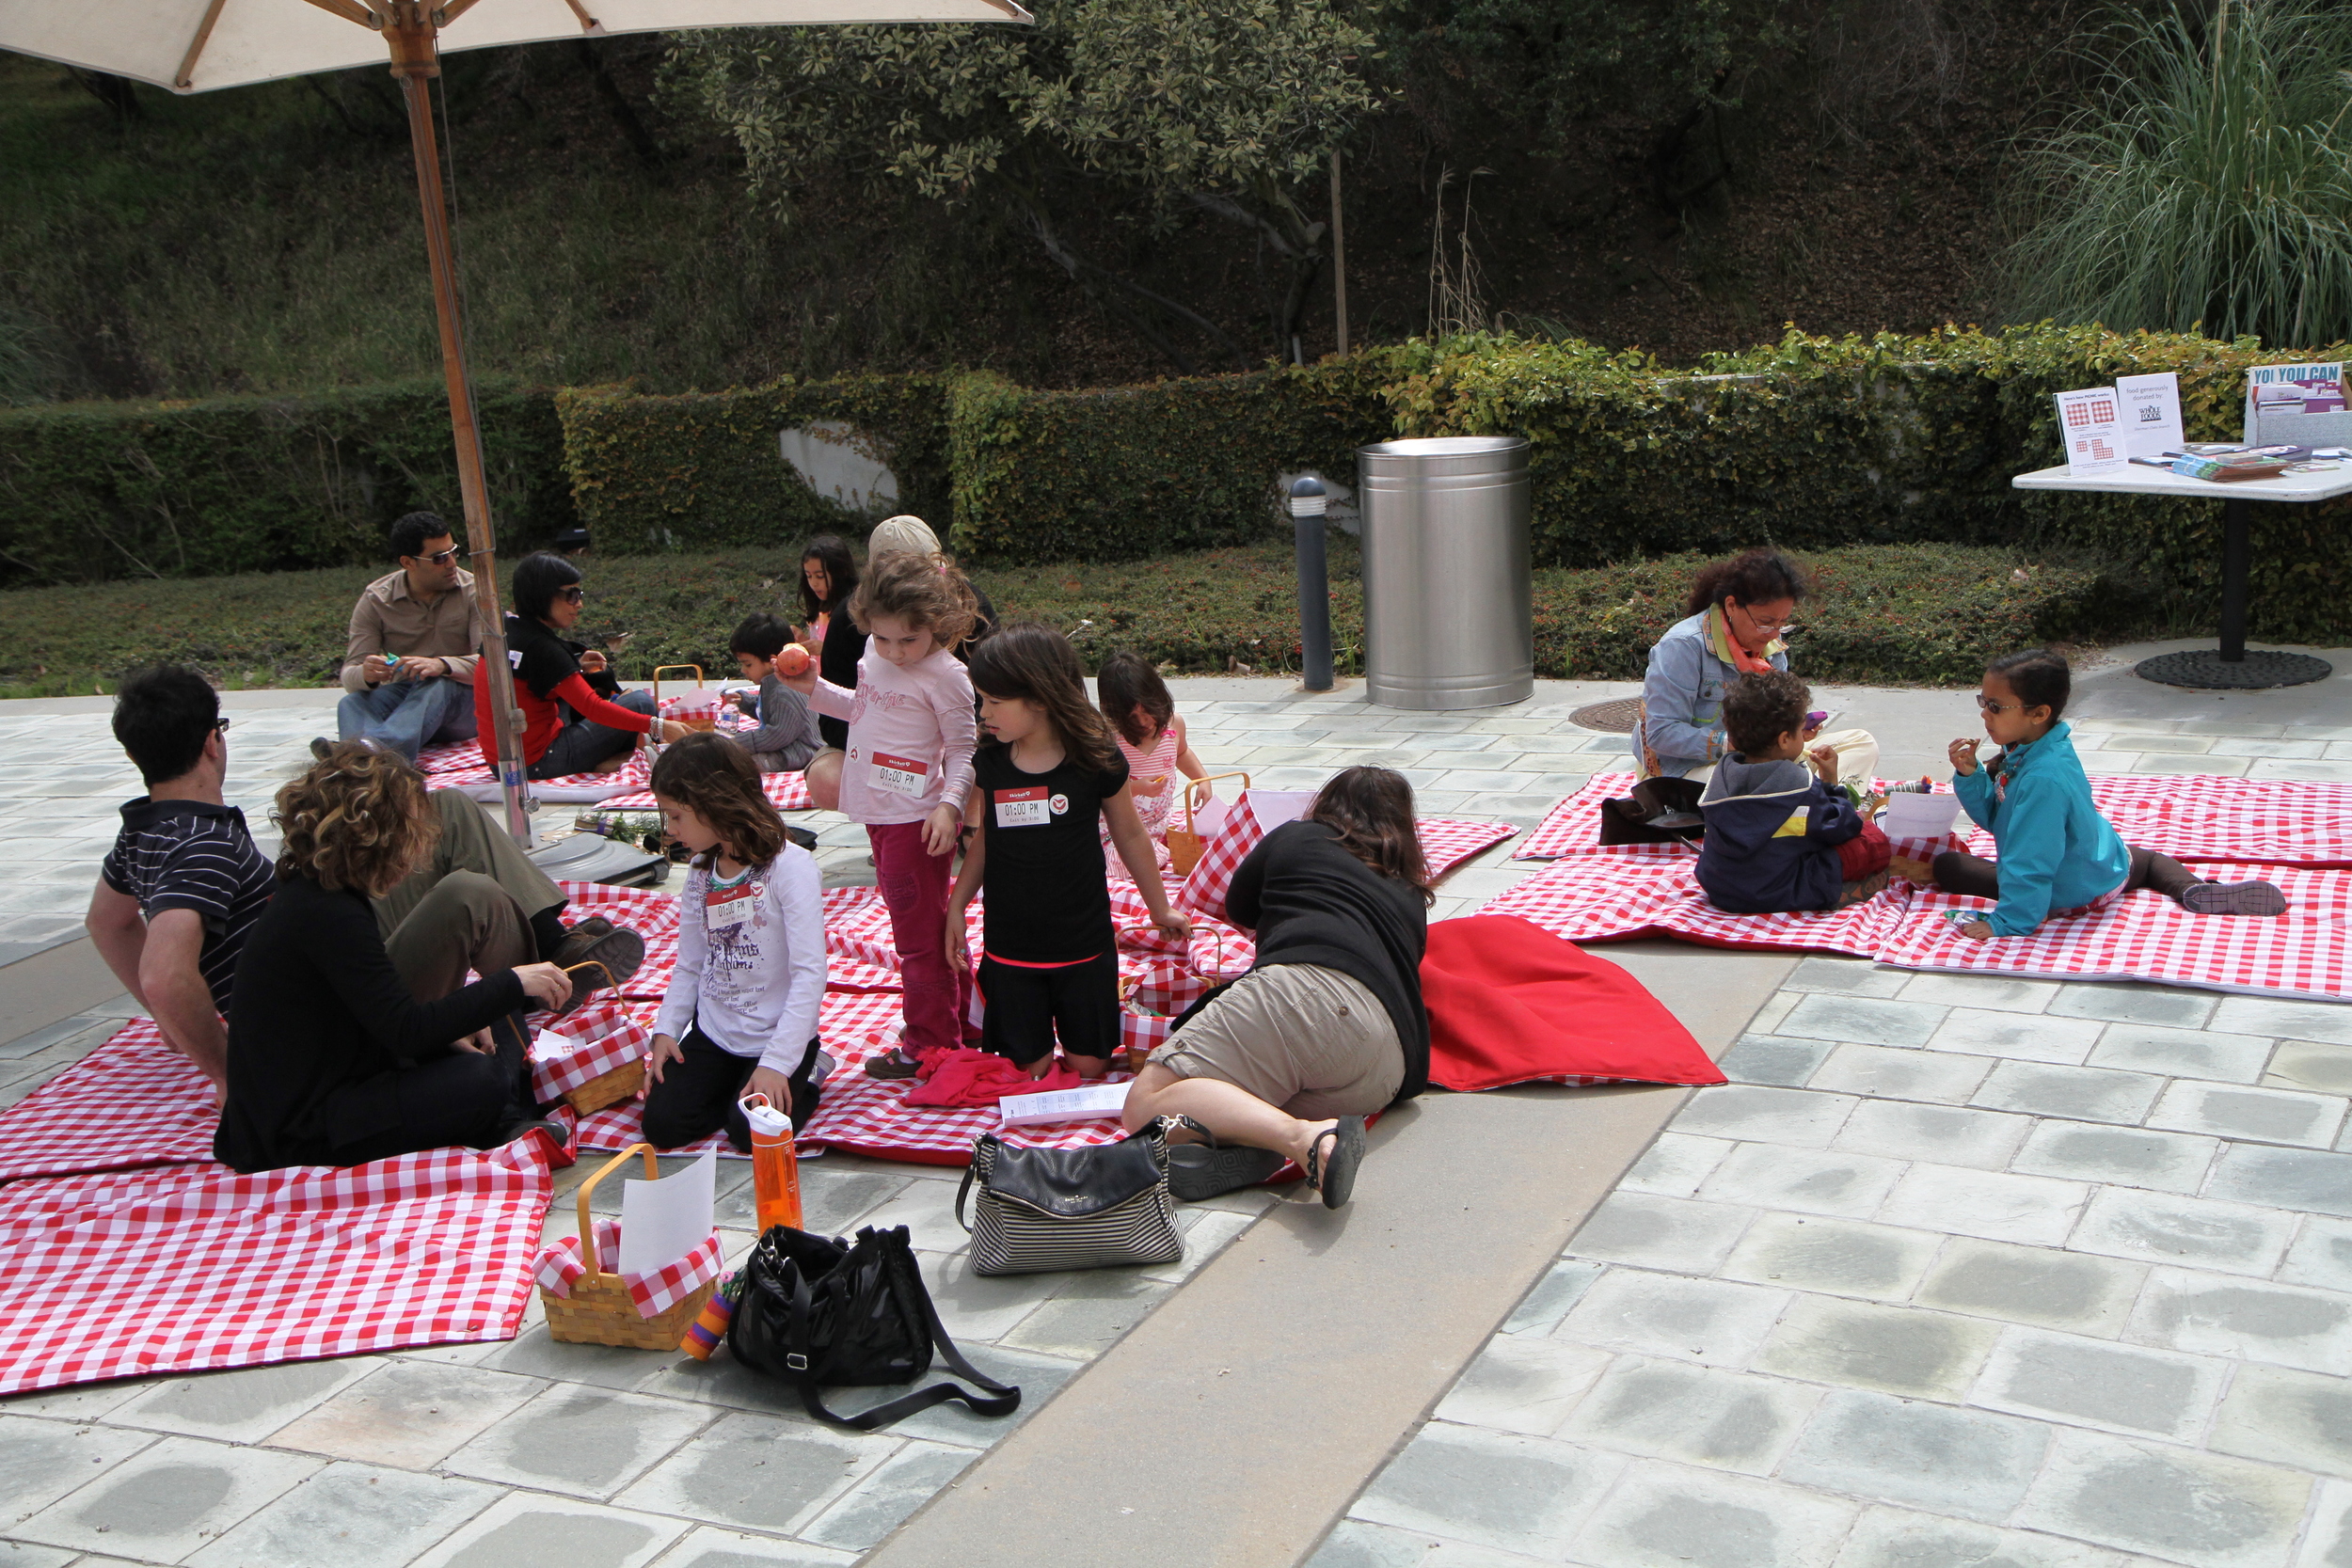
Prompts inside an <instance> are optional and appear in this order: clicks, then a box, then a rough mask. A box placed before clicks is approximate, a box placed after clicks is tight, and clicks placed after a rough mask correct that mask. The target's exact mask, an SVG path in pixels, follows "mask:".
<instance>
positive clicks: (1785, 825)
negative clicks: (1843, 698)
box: [1698, 670, 1888, 914]
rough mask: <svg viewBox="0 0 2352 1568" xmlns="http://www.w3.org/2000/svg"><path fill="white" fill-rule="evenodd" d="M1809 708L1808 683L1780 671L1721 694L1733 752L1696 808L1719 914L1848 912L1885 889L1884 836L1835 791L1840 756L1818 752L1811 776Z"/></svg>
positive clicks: (1705, 875)
mask: <svg viewBox="0 0 2352 1568" xmlns="http://www.w3.org/2000/svg"><path fill="white" fill-rule="evenodd" d="M1812 700H1813V694H1812V692H1811V691H1810V690H1809V689H1806V687H1805V684H1804V682H1803V681H1801V680H1799V679H1798V678H1797V677H1796V676H1794V675H1791V674H1787V673H1783V672H1780V671H1777V670H1775V671H1770V672H1766V673H1761V674H1751V675H1742V676H1740V678H1739V679H1738V680H1737V681H1734V682H1733V683H1732V684H1731V686H1730V687H1729V688H1728V689H1726V690H1725V691H1724V709H1723V713H1724V732H1725V736H1726V737H1727V738H1728V739H1729V740H1730V742H1731V746H1732V751H1731V753H1730V754H1729V755H1728V756H1726V757H1725V758H1724V760H1723V761H1722V762H1721V763H1720V764H1718V765H1717V766H1716V768H1715V775H1714V777H1713V778H1711V779H1709V780H1708V781H1707V793H1706V794H1705V795H1704V796H1702V797H1701V798H1700V800H1699V811H1700V812H1701V814H1702V815H1704V816H1705V817H1706V819H1707V830H1706V836H1705V837H1704V838H1703V839H1702V840H1701V841H1700V843H1699V865H1698V879H1699V886H1701V887H1703V888H1705V889H1706V890H1707V896H1708V901H1709V902H1710V903H1712V904H1713V905H1714V906H1715V907H1716V908H1717V909H1719V910H1724V911H1729V912H1730V913H1732V914H1773V913H1778V912H1780V911H1788V910H1836V909H1843V908H1845V907H1846V906H1847V905H1849V904H1856V903H1860V902H1861V901H1862V900H1863V899H1865V898H1867V897H1869V896H1870V895H1872V894H1874V893H1876V892H1878V891H1879V890H1880V889H1881V888H1883V887H1884V886H1885V885H1886V864H1887V860H1888V847H1887V843H1886V835H1885V834H1884V833H1883V832H1880V831H1879V830H1878V829H1877V828H1876V827H1874V826H1872V825H1870V824H1868V823H1867V822H1865V821H1864V820H1863V818H1862V814H1861V813H1860V812H1858V811H1856V810H1855V809H1854V807H1853V802H1852V801H1851V800H1848V799H1847V796H1846V792H1845V791H1844V790H1842V789H1840V788H1838V787H1837V753H1836V751H1834V750H1833V749H1831V748H1830V747H1827V746H1818V747H1816V748H1814V750H1813V752H1812V753H1811V755H1812V763H1813V767H1812V769H1811V770H1807V768H1806V767H1805V765H1804V761H1803V760H1801V759H1803V758H1804V756H1805V755H1806V752H1805V750H1804V727H1805V719H1804V715H1805V705H1806V704H1808V703H1810V702H1811V701H1812ZM1862 782H1863V783H1864V784H1867V783H1868V781H1867V780H1864V781H1862Z"/></svg>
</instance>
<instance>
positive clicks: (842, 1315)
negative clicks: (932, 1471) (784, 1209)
mask: <svg viewBox="0 0 2352 1568" xmlns="http://www.w3.org/2000/svg"><path fill="white" fill-rule="evenodd" d="M933 1347H937V1349H938V1351H939V1354H940V1358H941V1359H942V1360H944V1361H946V1363H947V1365H948V1366H949V1367H950V1368H952V1369H953V1370H955V1371H956V1372H958V1373H959V1374H961V1376H963V1377H966V1378H969V1379H970V1380H971V1381H972V1382H974V1383H976V1384H978V1385H979V1386H981V1387H982V1388H985V1389H987V1390H989V1392H988V1393H987V1394H976V1393H973V1392H972V1391H971V1390H970V1389H968V1388H965V1387H962V1386H960V1385H957V1384H954V1383H934V1384H932V1385H931V1386H930V1387H928V1388H918V1389H916V1390H915V1391H914V1393H912V1394H908V1395H906V1396H905V1397H904V1398H902V1399H895V1400H892V1401H890V1402H888V1403H887V1404H878V1405H876V1406H875V1407H874V1408H873V1409H871V1410H866V1411H861V1412H860V1413H859V1414H857V1415H855V1416H841V1415H836V1414H835V1413H834V1412H833V1411H832V1410H829V1409H827V1408H826V1406H825V1401H824V1397H823V1395H821V1394H820V1393H819V1392H818V1389H819V1388H821V1387H824V1386H834V1387H843V1386H854V1385H872V1384H883V1383H912V1382H914V1380H915V1379H916V1378H918V1377H921V1376H922V1375H923V1374H924V1373H925V1372H928V1371H930V1370H931V1351H932V1349H933ZM727 1349H728V1350H729V1351H730V1352H732V1353H733V1354H734V1355H735V1357H736V1359H738V1360H739V1361H741V1362H742V1363H743V1364H744V1365H745V1366H747V1367H753V1368H756V1369H757V1370H760V1371H763V1372H767V1373H769V1374H770V1375H771V1376H774V1377H780V1378H783V1379H784V1380H785V1381H787V1383H793V1384H797V1385H798V1386H799V1387H800V1390H801V1403H802V1404H803V1405H804V1406H805V1407H806V1408H807V1410H808V1413H809V1415H811V1416H812V1417H814V1418H817V1419H818V1420H820V1421H831V1422H833V1423H834V1425H835V1426H845V1427H853V1428H855V1429H856V1430H858V1431H859V1432H872V1431H874V1430H875V1429H876V1428H878V1427H884V1426H888V1425H889V1424H890V1423H891V1422H893V1421H895V1420H897V1419H898V1418H900V1417H901V1416H912V1415H914V1413H915V1412H916V1411H918V1410H928V1409H930V1407H931V1406H932V1405H934V1404H940V1403H944V1402H946V1401H948V1400H961V1401H962V1402H963V1403H964V1404H965V1405H966V1406H968V1407H969V1408H970V1409H971V1411H972V1413H973V1414H974V1415H976V1416H1009V1415H1011V1414H1012V1413H1013V1412H1014V1411H1015V1410H1017V1409H1019V1408H1020V1407H1021V1390H1020V1389H1019V1388H1018V1387H1015V1386H1009V1385H1007V1384H1002V1383H998V1382H997V1381H995V1380H994V1379H993V1378H992V1377H990V1376H989V1375H988V1374H987V1373H986V1372H983V1371H981V1370H979V1369H978V1368H977V1367H975V1366H973V1365H972V1363H971V1362H969V1361H967V1360H965V1359H964V1358H963V1354H962V1353H961V1351H959V1350H957V1349H956V1342H955V1341H954V1340H953V1339H950V1338H947V1331H946V1329H945V1328H944V1327H942V1326H941V1325H940V1322H939V1311H938V1309H937V1308H936V1307H933V1306H932V1305H931V1293H930V1291H928V1290H926V1289H924V1287H923V1275H922V1273H921V1271H919V1270H918V1269H917V1268H916V1267H915V1263H914V1249H913V1247H912V1246H911V1245H909V1243H908V1241H907V1227H905V1226H903V1225H898V1226H893V1227H890V1228H889V1229H887V1230H877V1229H875V1228H874V1227H872V1226H868V1227H866V1228H865V1229H863V1230H861V1231H859V1232H858V1233H857V1240H856V1242H854V1243H850V1242H846V1241H842V1240H839V1239H838V1238H833V1239H828V1238H826V1237H823V1236H813V1235H811V1234H809V1233H808V1232H807V1231H805V1230H794V1229H791V1228H790V1227H787V1226H781V1225H779V1226H776V1227H772V1228H771V1229H770V1230H769V1231H768V1233H767V1234H766V1235H764V1236H762V1237H760V1239H759V1244H758V1245H757V1246H755V1247H754V1248H753V1249H752V1257H751V1261H750V1262H749V1263H748V1264H746V1265H745V1266H744V1275H743V1292H742V1296H741V1298H740V1299H739V1300H738V1301H737V1302H736V1304H735V1315H734V1316H733V1317H731V1318H729V1319H728V1320H727Z"/></svg>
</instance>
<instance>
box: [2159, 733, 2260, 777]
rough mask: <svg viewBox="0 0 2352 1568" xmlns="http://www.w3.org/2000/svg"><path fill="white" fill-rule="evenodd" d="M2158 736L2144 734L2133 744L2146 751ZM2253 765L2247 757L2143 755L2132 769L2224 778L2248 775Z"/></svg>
mask: <svg viewBox="0 0 2352 1568" xmlns="http://www.w3.org/2000/svg"><path fill="white" fill-rule="evenodd" d="M2157 738H2160V737H2158V736H2142V737H2140V738H2139V739H2137V740H2135V741H2133V742H2132V744H2133V745H2135V746H2138V747H2140V748H2142V749H2143V751H2144V750H2145V748H2146V747H2147V746H2148V744H2149V742H2151V741H2153V740H2155V739H2157ZM2252 766H2253V764H2252V763H2251V762H2250V761H2249V759H2248V758H2245V757H2225V756H2212V755H2205V756H2164V755H2153V756H2152V755H2142V756H2141V757H2140V758H2139V759H2138V760H2137V762H2135V763H2133V764H2132V766H2131V769H2130V770H2131V771H2132V772H2134V773H2172V774H2180V775H2198V776H2205V775H2218V776H2220V777H2222V778H2229V779H2242V778H2244V777H2245V776H2246V770H2247V769H2248V768H2250V767H2252Z"/></svg>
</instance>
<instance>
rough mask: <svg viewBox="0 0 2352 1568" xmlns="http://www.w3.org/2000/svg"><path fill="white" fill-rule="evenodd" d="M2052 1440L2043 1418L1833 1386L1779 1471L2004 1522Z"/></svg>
mask: <svg viewBox="0 0 2352 1568" xmlns="http://www.w3.org/2000/svg"><path fill="white" fill-rule="evenodd" d="M2049 1441H2050V1437H2049V1431H2048V1429H2047V1428H2045V1427H2043V1426H2042V1425H2041V1424H2040V1423H2039V1422H2034V1421H2019V1420H2011V1419H2008V1418H2003V1417H1999V1416H1984V1415H1979V1414H1977V1413H1975V1412H1973V1411H1964V1410H1952V1409H1947V1408H1946V1407H1944V1406H1941V1405H1934V1404H1924V1403H1920V1402H1916V1401H1913V1400H1900V1399H1890V1398H1888V1397H1887V1396H1886V1395H1883V1394H1862V1393H1834V1394H1831V1395H1830V1396H1829V1397H1828V1398H1827V1399H1825V1400H1823V1401H1822V1402H1821V1408H1820V1411H1818V1412H1817V1413H1816V1414H1815V1415H1814V1418H1813V1420H1812V1422H1811V1423H1810V1424H1809V1425H1807V1426H1806V1428H1805V1430H1804V1437H1803V1438H1801V1439H1800V1440H1799V1441H1798V1443H1797V1446H1796V1448H1795V1449H1794V1450H1793V1451H1792V1452H1791V1453H1790V1454H1789V1455H1788V1463H1787V1464H1786V1465H1782V1466H1781V1468H1780V1472H1779V1473H1780V1477H1781V1479H1782V1480H1783V1481H1797V1482H1799V1483H1801V1484H1804V1485H1807V1486H1818V1487H1821V1488H1824V1489H1826V1490H1828V1491H1833V1492H1844V1493H1850V1494H1851V1495H1853V1496H1855V1497H1869V1498H1871V1499H1873V1500H1876V1501H1880V1502H1891V1503H1908V1504H1910V1505H1911V1506H1913V1507H1915V1508H1931V1509H1934V1510H1936V1511H1937V1512H1938V1513H1957V1514H1960V1515H1962V1516H1963V1517H1965V1518H1970V1519H1981V1520H1988V1521H1996V1522H1997V1521H1999V1520H2002V1519H2005V1518H2007V1517H2008V1516H2009V1513H2010V1510H2011V1509H2013V1508H2015V1507H2016V1506H2017V1504H2018V1502H2019V1501H2020V1499H2022V1498H2023V1497H2025V1495H2026V1488H2027V1487H2028V1486H2030V1485H2031V1484H2032V1483H2033V1478H2034V1472H2035V1470H2036V1469H2038V1468H2039V1467H2040V1465H2041V1464H2042V1452H2043V1450H2044V1449H2047V1448H2048V1447H2049Z"/></svg>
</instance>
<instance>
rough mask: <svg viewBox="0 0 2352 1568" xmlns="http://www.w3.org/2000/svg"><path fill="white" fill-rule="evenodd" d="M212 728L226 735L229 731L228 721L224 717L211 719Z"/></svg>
mask: <svg viewBox="0 0 2352 1568" xmlns="http://www.w3.org/2000/svg"><path fill="white" fill-rule="evenodd" d="M213 728H214V729H215V730H217V731H219V732H220V733H221V734H222V735H227V734H228V733H229V721H228V720H226V719H215V720H214V721H213Z"/></svg>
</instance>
